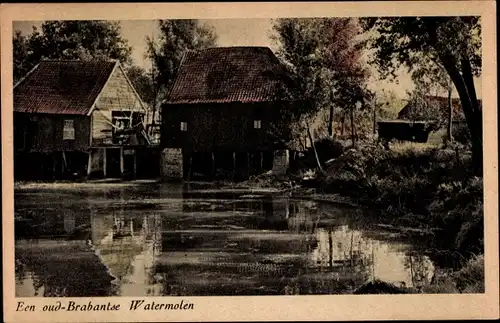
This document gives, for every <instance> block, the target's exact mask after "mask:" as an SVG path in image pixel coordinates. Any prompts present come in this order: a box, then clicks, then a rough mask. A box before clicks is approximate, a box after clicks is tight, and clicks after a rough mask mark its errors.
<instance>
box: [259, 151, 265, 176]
mask: <svg viewBox="0 0 500 323" xmlns="http://www.w3.org/2000/svg"><path fill="white" fill-rule="evenodd" d="M263 168H264V152H262V151H261V152H260V169H259V172H261V173H262V172H263V170H264V169H263Z"/></svg>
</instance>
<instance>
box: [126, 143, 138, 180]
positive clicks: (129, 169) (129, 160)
mask: <svg viewBox="0 0 500 323" xmlns="http://www.w3.org/2000/svg"><path fill="white" fill-rule="evenodd" d="M135 154H136V151H135V150H134V149H125V150H123V176H124V177H126V178H134V177H135V165H134V164H135Z"/></svg>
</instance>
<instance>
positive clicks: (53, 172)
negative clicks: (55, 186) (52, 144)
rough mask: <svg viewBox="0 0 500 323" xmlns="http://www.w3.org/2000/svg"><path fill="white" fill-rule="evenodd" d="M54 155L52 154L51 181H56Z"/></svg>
mask: <svg viewBox="0 0 500 323" xmlns="http://www.w3.org/2000/svg"><path fill="white" fill-rule="evenodd" d="M56 160H57V158H56V153H55V152H54V153H52V179H53V180H55V179H56Z"/></svg>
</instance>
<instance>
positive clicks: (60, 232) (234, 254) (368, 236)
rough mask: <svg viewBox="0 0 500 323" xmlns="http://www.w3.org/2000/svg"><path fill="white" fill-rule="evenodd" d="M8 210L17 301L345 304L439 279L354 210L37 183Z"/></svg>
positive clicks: (257, 197)
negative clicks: (325, 298) (207, 298)
mask: <svg viewBox="0 0 500 323" xmlns="http://www.w3.org/2000/svg"><path fill="white" fill-rule="evenodd" d="M15 211H16V228H15V229H16V244H15V257H16V295H17V296H18V297H30V296H72V297H83V296H159V295H183V296H186V295H196V296H202V295H211V296H215V295H284V294H285V295H286V294H347V293H352V291H353V290H355V289H356V288H357V287H359V286H361V285H362V284H363V283H365V282H366V281H367V280H370V279H373V278H378V279H381V280H384V281H387V282H391V283H394V284H396V285H405V286H407V287H412V286H413V287H417V286H419V285H421V284H427V283H428V282H429V281H430V280H431V279H432V276H433V274H434V272H435V269H436V268H435V266H434V264H433V262H432V261H431V260H430V259H429V258H428V257H427V256H425V255H424V254H423V252H422V251H421V248H420V247H419V245H418V243H415V242H410V241H405V240H404V239H403V238H401V237H399V236H398V235H396V234H394V233H390V232H384V231H381V229H380V228H378V229H377V228H376V227H374V226H373V225H368V224H367V222H369V221H366V220H363V219H364V218H365V217H364V216H363V212H362V211H361V210H358V209H355V208H343V207H339V206H336V205H332V204H323V203H316V202H311V201H305V200H294V199H290V198H288V197H277V196H274V197H273V196H272V195H268V194H263V193H261V194H256V193H250V192H245V191H234V192H226V191H220V190H217V189H210V188H206V187H188V186H183V185H174V184H171V185H154V184H144V185H120V184H117V185H111V184H99V185H94V186H91V185H86V184H76V185H71V184H61V185H59V186H57V185H53V184H52V185H47V186H45V187H44V186H36V185H35V186H32V187H29V186H26V187H24V188H18V189H16V192H15Z"/></svg>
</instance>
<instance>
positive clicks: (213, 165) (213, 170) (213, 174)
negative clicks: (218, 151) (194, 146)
mask: <svg viewBox="0 0 500 323" xmlns="http://www.w3.org/2000/svg"><path fill="white" fill-rule="evenodd" d="M211 175H212V178H213V179H215V152H212V174H211Z"/></svg>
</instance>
